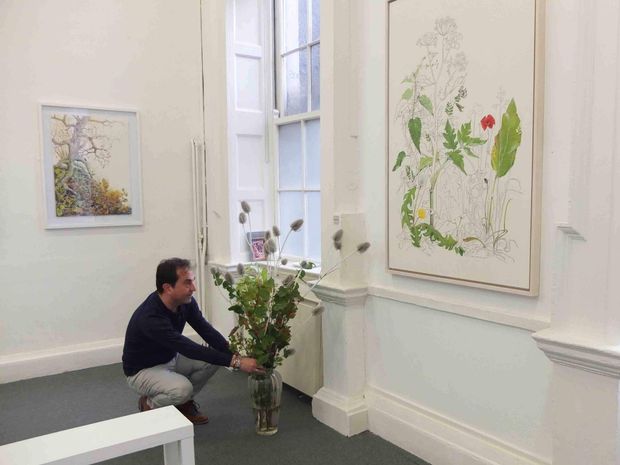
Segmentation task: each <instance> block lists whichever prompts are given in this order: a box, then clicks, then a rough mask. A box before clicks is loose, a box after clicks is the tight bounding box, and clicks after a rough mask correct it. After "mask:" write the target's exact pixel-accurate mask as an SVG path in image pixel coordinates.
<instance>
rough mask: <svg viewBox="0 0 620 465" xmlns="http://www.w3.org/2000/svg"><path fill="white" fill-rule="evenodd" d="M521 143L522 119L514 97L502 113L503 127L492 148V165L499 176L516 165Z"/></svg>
mask: <svg viewBox="0 0 620 465" xmlns="http://www.w3.org/2000/svg"><path fill="white" fill-rule="evenodd" d="M519 145H521V119H520V118H519V115H518V113H517V105H516V104H515V100H514V99H512V100H510V103H509V104H508V108H507V109H506V112H505V113H504V114H503V115H502V127H501V128H500V129H499V132H498V133H497V135H496V136H495V143H494V144H493V149H492V150H491V167H492V168H493V169H494V170H495V173H496V175H497V177H498V178H501V177H502V176H505V175H506V173H508V171H510V168H512V165H514V163H515V157H516V155H517V149H518V148H519Z"/></svg>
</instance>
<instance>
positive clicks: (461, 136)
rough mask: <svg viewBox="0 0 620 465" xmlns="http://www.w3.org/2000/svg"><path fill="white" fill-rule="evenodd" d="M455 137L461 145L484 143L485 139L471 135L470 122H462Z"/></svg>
mask: <svg viewBox="0 0 620 465" xmlns="http://www.w3.org/2000/svg"><path fill="white" fill-rule="evenodd" d="M457 138H458V140H459V142H460V143H461V145H463V146H467V145H482V144H484V143H486V140H485V139H480V138H479V137H471V123H469V122H468V123H464V124H462V125H461V129H459V131H458V133H457Z"/></svg>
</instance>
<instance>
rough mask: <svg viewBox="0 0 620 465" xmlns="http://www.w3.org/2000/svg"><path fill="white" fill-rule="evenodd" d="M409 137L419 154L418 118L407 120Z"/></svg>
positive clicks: (419, 133)
mask: <svg viewBox="0 0 620 465" xmlns="http://www.w3.org/2000/svg"><path fill="white" fill-rule="evenodd" d="M408 126H409V135H410V136H411V140H412V141H413V145H415V148H416V149H418V152H420V135H421V134H422V120H420V118H412V119H410V120H409V124H408Z"/></svg>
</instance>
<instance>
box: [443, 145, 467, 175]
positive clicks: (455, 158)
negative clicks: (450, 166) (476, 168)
mask: <svg viewBox="0 0 620 465" xmlns="http://www.w3.org/2000/svg"><path fill="white" fill-rule="evenodd" d="M447 155H448V157H450V160H452V163H454V164H455V165H456V167H457V168H458V169H460V170H461V171H462V172H463V173H464V174H467V173H466V172H465V162H464V161H463V155H462V154H461V151H460V150H450V151H449V152H448V153H447Z"/></svg>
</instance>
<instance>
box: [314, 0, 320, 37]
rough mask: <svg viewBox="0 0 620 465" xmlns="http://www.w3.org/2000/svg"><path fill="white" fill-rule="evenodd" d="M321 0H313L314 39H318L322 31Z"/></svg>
mask: <svg viewBox="0 0 620 465" xmlns="http://www.w3.org/2000/svg"><path fill="white" fill-rule="evenodd" d="M320 6H321V1H320V0H312V40H317V39H318V38H319V35H320V33H321V8H320Z"/></svg>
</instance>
